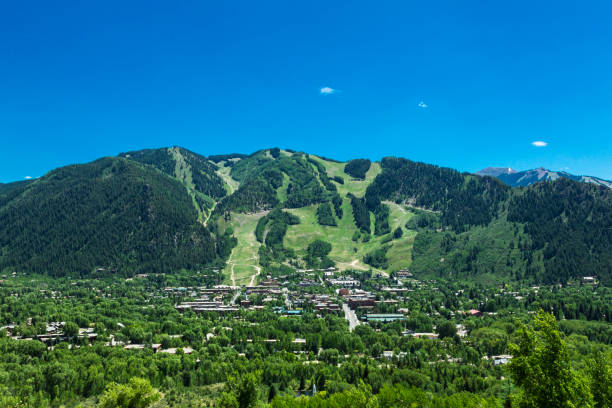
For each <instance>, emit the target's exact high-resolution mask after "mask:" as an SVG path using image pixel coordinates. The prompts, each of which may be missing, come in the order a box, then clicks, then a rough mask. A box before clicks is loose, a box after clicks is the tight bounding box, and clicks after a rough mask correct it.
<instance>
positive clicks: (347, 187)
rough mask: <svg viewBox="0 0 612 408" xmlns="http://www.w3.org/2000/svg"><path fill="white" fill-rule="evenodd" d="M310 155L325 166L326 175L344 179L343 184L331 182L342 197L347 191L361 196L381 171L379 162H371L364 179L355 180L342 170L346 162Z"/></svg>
mask: <svg viewBox="0 0 612 408" xmlns="http://www.w3.org/2000/svg"><path fill="white" fill-rule="evenodd" d="M310 157H311V158H313V159H314V160H316V161H318V162H319V163H322V164H323V165H324V166H325V168H326V169H327V175H328V176H329V177H330V178H331V177H334V176H340V177H342V178H343V179H344V184H339V183H336V182H335V181H334V182H333V183H334V184H336V186H337V187H338V193H340V195H341V196H343V197H344V196H345V195H346V194H347V193H353V195H355V196H357V197H363V196H364V195H365V192H366V188H368V185H370V183H371V182H372V180H374V178H375V177H376V176H377V175H378V174H379V173H380V172H381V168H380V164H378V163H372V165H371V166H370V170H368V172H367V173H366V178H365V180H357V179H354V178H353V177H352V176H349V175H348V174H346V173H345V172H344V165H345V164H346V163H336V162H332V161H328V160H324V159H321V158H320V157H318V156H313V155H311V156H310Z"/></svg>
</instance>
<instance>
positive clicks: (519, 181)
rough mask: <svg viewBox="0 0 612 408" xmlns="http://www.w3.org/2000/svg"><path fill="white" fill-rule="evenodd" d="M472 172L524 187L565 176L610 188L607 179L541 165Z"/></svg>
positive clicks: (510, 184) (495, 168) (610, 185)
mask: <svg viewBox="0 0 612 408" xmlns="http://www.w3.org/2000/svg"><path fill="white" fill-rule="evenodd" d="M474 174H478V175H479V176H491V177H497V178H498V179H500V180H501V181H503V182H504V183H506V184H508V185H509V186H513V187H525V186H528V185H531V184H533V183H537V182H539V181H543V180H549V181H552V180H557V179H559V178H567V179H570V180H575V181H580V182H583V183H592V184H597V185H601V186H605V187H608V188H612V182H611V181H608V180H604V179H601V178H598V177H593V176H576V175H574V174H570V173H567V172H565V171H551V170H547V169H545V168H543V167H540V168H538V169H533V170H525V171H516V170H513V169H510V168H503V167H487V168H486V169H482V170H480V171H478V172H476V173H474Z"/></svg>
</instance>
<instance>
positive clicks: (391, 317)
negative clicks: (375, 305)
mask: <svg viewBox="0 0 612 408" xmlns="http://www.w3.org/2000/svg"><path fill="white" fill-rule="evenodd" d="M364 320H366V321H368V322H394V321H396V320H406V318H405V317H404V315H403V314H397V313H383V314H378V313H375V314H366V315H365V317H364Z"/></svg>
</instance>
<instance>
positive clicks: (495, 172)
mask: <svg viewBox="0 0 612 408" xmlns="http://www.w3.org/2000/svg"><path fill="white" fill-rule="evenodd" d="M516 172H517V171H516V170H514V169H513V168H510V167H487V168H486V169H482V170H480V171H478V172H476V174H478V175H479V176H492V177H497V176H499V175H501V174H514V173H516Z"/></svg>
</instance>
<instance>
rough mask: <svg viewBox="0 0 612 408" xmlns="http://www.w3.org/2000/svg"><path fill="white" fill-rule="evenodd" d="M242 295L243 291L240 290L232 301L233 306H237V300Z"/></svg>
mask: <svg viewBox="0 0 612 408" xmlns="http://www.w3.org/2000/svg"><path fill="white" fill-rule="evenodd" d="M241 294H242V291H241V290H238V291H237V292H236V294H235V295H234V297H233V298H232V300H231V301H230V304H231V305H235V304H236V299H238V296H240V295H241Z"/></svg>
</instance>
